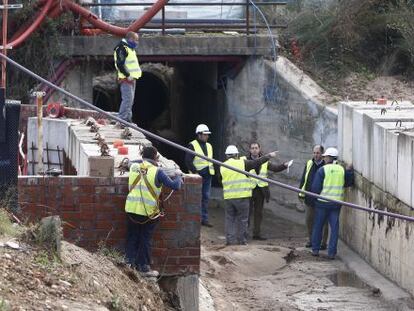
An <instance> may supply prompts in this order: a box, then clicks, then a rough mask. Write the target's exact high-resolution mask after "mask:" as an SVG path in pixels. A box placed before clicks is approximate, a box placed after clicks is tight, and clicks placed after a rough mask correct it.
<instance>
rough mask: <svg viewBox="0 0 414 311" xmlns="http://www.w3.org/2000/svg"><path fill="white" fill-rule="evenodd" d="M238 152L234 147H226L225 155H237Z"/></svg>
mask: <svg viewBox="0 0 414 311" xmlns="http://www.w3.org/2000/svg"><path fill="white" fill-rule="evenodd" d="M238 153H239V150H238V149H237V147H236V146H235V145H228V146H227V148H226V152H225V154H238Z"/></svg>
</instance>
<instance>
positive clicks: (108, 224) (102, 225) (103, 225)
mask: <svg viewBox="0 0 414 311" xmlns="http://www.w3.org/2000/svg"><path fill="white" fill-rule="evenodd" d="M113 227H114V224H113V222H112V221H110V220H98V221H97V222H96V224H95V228H96V229H108V230H111V229H112V228H113Z"/></svg>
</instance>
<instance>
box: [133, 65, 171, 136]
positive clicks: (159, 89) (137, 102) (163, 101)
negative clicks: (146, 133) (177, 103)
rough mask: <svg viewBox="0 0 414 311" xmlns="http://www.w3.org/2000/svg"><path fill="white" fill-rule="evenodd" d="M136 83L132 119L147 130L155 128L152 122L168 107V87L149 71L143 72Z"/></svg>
mask: <svg viewBox="0 0 414 311" xmlns="http://www.w3.org/2000/svg"><path fill="white" fill-rule="evenodd" d="M136 83H137V84H136V89H135V99H134V106H133V107H132V121H133V122H134V123H137V124H138V125H139V126H140V127H142V128H144V129H147V130H151V129H157V128H156V125H154V124H153V122H154V121H156V119H157V118H160V117H162V115H165V113H164V114H163V112H164V110H166V109H168V102H169V90H168V87H167V86H166V85H165V83H164V82H163V81H162V80H161V79H160V78H158V77H157V76H156V75H154V74H153V73H151V72H145V73H144V74H143V75H142V77H141V78H140V79H139V80H137V82H136ZM165 117H166V118H167V116H165ZM163 121H164V122H162V123H164V124H165V121H168V120H163Z"/></svg>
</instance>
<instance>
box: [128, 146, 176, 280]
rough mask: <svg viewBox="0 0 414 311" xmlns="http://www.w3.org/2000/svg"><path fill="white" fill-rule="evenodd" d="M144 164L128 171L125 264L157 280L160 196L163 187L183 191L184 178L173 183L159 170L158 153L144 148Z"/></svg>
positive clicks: (136, 165)
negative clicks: (154, 258) (154, 245)
mask: <svg viewBox="0 0 414 311" xmlns="http://www.w3.org/2000/svg"><path fill="white" fill-rule="evenodd" d="M142 159H143V161H142V162H141V163H133V164H132V165H131V168H130V170H129V181H128V185H129V193H128V196H127V199H126V203H125V212H127V221H128V223H127V241H126V250H125V255H126V262H127V263H128V264H130V265H131V266H132V267H134V268H136V269H137V270H138V271H139V272H141V274H142V275H143V276H146V277H157V276H158V275H159V273H158V271H155V270H151V268H150V262H151V239H152V233H153V232H154V229H155V226H156V224H157V223H158V219H159V218H158V217H159V216H160V209H159V196H160V194H161V189H162V186H166V187H168V188H171V189H173V190H178V189H180V188H181V184H182V179H181V176H180V175H178V176H177V178H175V179H174V180H171V179H170V178H169V177H168V176H167V175H166V174H165V173H164V172H163V171H162V170H160V169H158V167H157V166H158V165H157V160H158V151H157V149H156V148H154V147H144V149H143V150H142Z"/></svg>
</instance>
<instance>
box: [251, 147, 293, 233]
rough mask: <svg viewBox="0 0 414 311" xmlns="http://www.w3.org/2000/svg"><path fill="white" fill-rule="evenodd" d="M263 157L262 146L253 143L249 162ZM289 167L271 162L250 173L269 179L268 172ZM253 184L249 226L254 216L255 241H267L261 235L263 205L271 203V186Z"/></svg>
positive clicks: (264, 183)
mask: <svg viewBox="0 0 414 311" xmlns="http://www.w3.org/2000/svg"><path fill="white" fill-rule="evenodd" d="M261 156H262V152H261V149H260V144H259V143H258V142H253V143H251V144H250V153H249V155H248V156H247V159H248V160H256V159H258V158H260V157H261ZM287 166H288V163H287V162H286V163H283V164H275V163H272V162H271V161H268V162H265V163H263V164H261V165H260V166H258V167H257V168H256V169H254V170H251V171H250V173H252V174H256V175H258V176H260V177H263V178H267V177H268V171H272V172H281V171H283V170H285V169H286V168H287ZM252 182H253V184H254V185H253V187H254V188H253V192H252V197H251V198H250V207H249V226H250V222H251V220H252V217H253V215H254V222H253V240H261V241H264V240H266V238H265V237H263V236H262V235H261V232H260V226H261V224H262V219H263V205H264V201H265V200H266V202H267V203H268V202H269V199H270V190H269V184H268V183H267V182H265V181H261V180H258V179H254V178H252Z"/></svg>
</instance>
